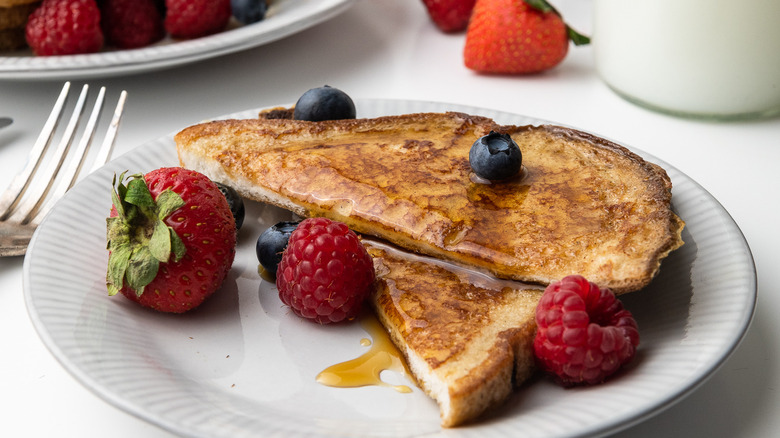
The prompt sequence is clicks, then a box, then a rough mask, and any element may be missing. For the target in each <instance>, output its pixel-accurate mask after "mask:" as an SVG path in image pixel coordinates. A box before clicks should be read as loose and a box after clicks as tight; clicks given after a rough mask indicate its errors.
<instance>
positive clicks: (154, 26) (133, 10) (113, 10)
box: [100, 0, 165, 49]
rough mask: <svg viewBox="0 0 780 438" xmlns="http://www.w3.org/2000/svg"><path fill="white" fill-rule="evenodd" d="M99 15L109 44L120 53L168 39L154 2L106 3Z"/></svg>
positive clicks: (123, 0)
mask: <svg viewBox="0 0 780 438" xmlns="http://www.w3.org/2000/svg"><path fill="white" fill-rule="evenodd" d="M100 13H101V15H102V25H103V33H104V34H105V36H106V39H107V40H108V43H109V44H111V45H114V46H116V47H119V48H120V49H134V48H137V47H144V46H148V45H150V44H152V43H154V42H157V41H159V40H161V39H162V38H163V37H164V36H165V29H164V28H163V21H162V16H161V15H160V11H159V10H158V9H157V5H156V4H155V0H104V1H103V3H102V5H101V6H100Z"/></svg>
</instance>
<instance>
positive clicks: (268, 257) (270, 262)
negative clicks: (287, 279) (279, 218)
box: [255, 222, 299, 275]
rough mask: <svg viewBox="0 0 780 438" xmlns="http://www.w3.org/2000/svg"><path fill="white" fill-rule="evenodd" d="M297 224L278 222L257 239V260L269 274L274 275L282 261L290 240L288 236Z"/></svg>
mask: <svg viewBox="0 0 780 438" xmlns="http://www.w3.org/2000/svg"><path fill="white" fill-rule="evenodd" d="M298 223H299V222H279V223H278V224H276V225H274V226H272V227H270V228H268V229H267V230H265V231H263V234H261V235H260V237H258V238H257V245H256V246H255V252H257V260H259V261H260V264H261V265H263V268H264V269H265V270H266V271H268V272H269V273H271V274H273V275H276V268H277V267H278V266H279V262H281V261H282V253H283V252H284V249H285V248H286V247H287V242H288V241H289V240H290V234H292V232H293V231H295V228H297V227H298Z"/></svg>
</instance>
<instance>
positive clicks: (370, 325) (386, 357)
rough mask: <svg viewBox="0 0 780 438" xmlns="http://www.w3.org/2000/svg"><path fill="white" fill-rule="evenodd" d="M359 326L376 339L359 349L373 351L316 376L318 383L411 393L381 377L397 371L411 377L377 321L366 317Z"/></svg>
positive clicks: (366, 315) (367, 340) (327, 369)
mask: <svg viewBox="0 0 780 438" xmlns="http://www.w3.org/2000/svg"><path fill="white" fill-rule="evenodd" d="M360 325H361V326H362V327H363V329H364V330H366V331H367V332H368V334H369V335H370V336H371V338H372V339H373V341H372V340H371V339H368V338H363V339H361V341H360V345H363V346H371V348H370V349H369V350H368V351H367V352H365V353H363V354H362V355H360V356H358V357H356V358H355V359H352V360H348V361H346V362H341V363H338V364H336V365H332V366H330V367H328V368H326V369H325V370H324V371H322V372H321V373H320V374H319V375H318V376H317V382H319V383H321V384H323V385H327V386H333V387H338V388H357V387H361V386H384V387H388V388H392V389H395V390H396V391H398V392H402V393H409V392H412V389H411V388H409V387H408V386H406V385H391V384H389V383H387V382H385V381H383V380H382V379H381V377H380V374H381V373H382V371H385V370H390V371H396V372H398V373H401V374H403V375H404V376H407V377H408V376H410V375H411V374H410V373H409V369H408V368H407V367H406V362H405V361H404V358H403V357H402V356H401V353H400V352H399V351H398V349H397V348H396V347H395V345H394V344H393V342H392V341H391V340H390V337H389V336H388V335H387V333H386V332H385V330H384V328H383V327H382V325H381V324H380V323H379V321H378V320H377V319H376V317H375V316H374V315H372V314H370V313H368V314H365V315H363V316H362V317H361V318H360Z"/></svg>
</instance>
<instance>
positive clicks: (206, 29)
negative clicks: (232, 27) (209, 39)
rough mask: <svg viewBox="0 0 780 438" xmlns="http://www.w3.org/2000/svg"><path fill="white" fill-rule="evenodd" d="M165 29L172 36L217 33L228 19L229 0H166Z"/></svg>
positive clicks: (185, 36) (191, 36) (180, 36)
mask: <svg viewBox="0 0 780 438" xmlns="http://www.w3.org/2000/svg"><path fill="white" fill-rule="evenodd" d="M165 5H166V8H167V12H166V15H165V29H166V30H167V31H168V33H170V34H171V36H172V37H174V38H197V37H202V36H206V35H211V34H213V33H217V32H219V31H221V30H222V29H224V28H225V26H227V23H228V20H230V14H231V12H230V0H166V1H165Z"/></svg>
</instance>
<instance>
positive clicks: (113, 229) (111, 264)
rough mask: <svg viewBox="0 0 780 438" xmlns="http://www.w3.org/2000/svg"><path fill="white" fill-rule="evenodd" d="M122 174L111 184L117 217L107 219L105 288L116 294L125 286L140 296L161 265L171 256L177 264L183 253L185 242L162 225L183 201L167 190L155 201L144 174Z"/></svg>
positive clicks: (181, 205) (168, 227)
mask: <svg viewBox="0 0 780 438" xmlns="http://www.w3.org/2000/svg"><path fill="white" fill-rule="evenodd" d="M125 173H126V172H123V173H122V174H121V175H120V176H119V179H118V180H117V177H116V174H115V175H114V178H113V180H112V183H111V184H112V186H113V187H112V191H111V200H112V202H113V204H114V209H115V210H116V215H114V214H112V215H111V217H109V218H107V219H106V240H107V248H108V250H109V252H110V255H109V258H108V272H107V274H106V286H107V288H108V294H109V295H116V294H117V292H119V291H120V290H121V289H122V287H123V286H125V285H127V286H128V287H130V288H131V289H133V290H134V291H135V293H136V295H137V296H139V297H140V296H141V295H142V294H143V292H144V287H146V285H148V284H149V283H151V282H152V280H154V278H155V277H156V276H157V271H158V270H159V266H160V263H167V262H168V260H170V258H171V255H173V260H174V261H179V260H181V258H182V257H184V254H185V253H186V247H185V246H184V242H183V241H182V240H181V238H180V237H179V235H178V234H176V232H175V231H174V230H173V228H171V227H170V226H169V225H167V224H166V223H165V219H166V218H167V217H168V216H170V215H171V214H172V213H173V212H174V211H176V210H178V209H179V208H181V207H183V206H184V205H185V202H184V200H183V199H182V198H181V196H179V195H178V194H177V193H175V192H174V191H173V190H171V189H170V188H168V189H166V190H164V191H163V192H161V193H160V194H159V195H158V196H157V199H156V200H155V199H154V198H153V197H152V194H151V192H150V191H149V187H148V186H147V185H146V181H145V180H144V177H143V175H141V174H134V175H130V176H128V177H127V178H125ZM126 179H127V183H126V184H125V180H126Z"/></svg>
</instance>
